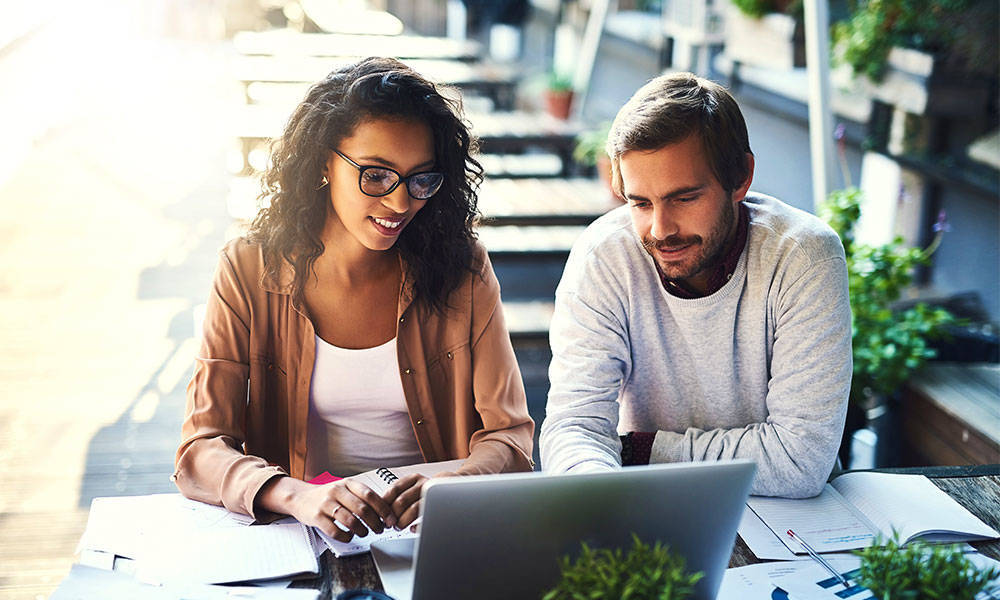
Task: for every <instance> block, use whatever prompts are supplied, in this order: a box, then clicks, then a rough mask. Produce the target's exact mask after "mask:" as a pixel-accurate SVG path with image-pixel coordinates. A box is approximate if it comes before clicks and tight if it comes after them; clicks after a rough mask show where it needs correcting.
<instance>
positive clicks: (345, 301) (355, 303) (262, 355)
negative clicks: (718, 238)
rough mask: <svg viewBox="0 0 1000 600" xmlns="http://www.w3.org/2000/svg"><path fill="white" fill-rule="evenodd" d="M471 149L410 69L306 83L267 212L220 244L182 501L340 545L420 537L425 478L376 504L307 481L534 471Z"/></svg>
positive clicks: (278, 153) (360, 489) (364, 492)
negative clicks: (403, 472) (303, 529)
mask: <svg viewBox="0 0 1000 600" xmlns="http://www.w3.org/2000/svg"><path fill="white" fill-rule="evenodd" d="M472 148H473V142H472V140H471V139H470V136H469V133H468V130H467V128H466V126H465V125H464V124H463V122H462V120H461V118H460V117H459V114H458V108H457V106H456V103H454V102H453V101H449V100H447V99H445V98H444V97H442V95H441V94H440V92H439V91H438V89H437V88H436V87H435V86H434V84H432V83H430V82H428V81H426V80H425V79H423V78H422V77H421V76H420V75H418V74H416V73H415V72H414V71H412V70H411V69H409V68H408V67H406V66H405V65H403V64H402V63H400V62H398V61H395V60H391V59H375V58H369V59H366V60H363V61H361V62H359V63H356V64H354V65H351V66H348V67H345V68H342V69H340V70H338V71H335V72H333V73H331V74H330V76H328V77H327V78H326V79H325V80H324V81H322V82H320V83H318V84H316V85H315V86H313V87H312V88H311V89H310V90H309V92H308V94H307V96H306V98H305V100H304V101H303V102H302V103H301V104H300V105H299V106H298V108H296V110H295V112H294V113H293V114H292V116H291V118H290V119H289V121H288V124H287V126H286V128H285V131H284V134H283V135H282V137H281V138H280V140H278V143H277V144H276V145H275V148H274V152H273V157H272V159H273V163H272V167H271V168H270V169H269V170H268V172H267V174H266V177H265V192H264V197H265V198H267V199H269V200H270V204H269V206H268V207H267V208H265V209H264V210H263V211H262V212H261V213H260V215H259V216H258V217H257V219H256V220H255V221H254V222H253V224H252V226H251V228H250V232H249V234H248V235H247V237H246V238H241V239H238V240H234V241H232V242H230V243H229V244H227V246H226V247H225V248H224V249H223V251H222V252H221V259H220V262H219V267H218V270H217V272H216V275H215V282H214V285H213V288H212V292H211V294H210V297H209V300H208V304H207V308H206V315H205V324H204V339H203V341H202V346H201V351H200V354H199V357H198V359H197V362H196V365H195V373H194V377H193V379H192V381H191V383H190V384H189V386H188V401H187V414H186V418H185V420H184V425H183V441H182V443H181V445H180V448H179V449H178V450H177V457H176V471H175V474H174V480H175V482H176V483H177V486H178V487H179V488H180V490H181V492H182V493H183V494H184V495H185V496H187V497H189V498H193V499H196V500H201V501H203V502H209V503H213V504H221V505H224V506H225V507H226V508H228V509H229V510H231V511H234V512H241V513H245V514H249V515H252V516H254V517H255V518H258V519H260V518H272V517H273V516H274V515H276V514H283V515H285V514H287V515H291V516H293V517H295V518H296V519H298V520H299V521H301V522H302V523H305V524H307V525H315V526H317V527H319V528H320V529H322V530H323V531H325V532H326V533H328V534H330V535H331V536H333V537H334V538H336V539H339V540H341V541H347V540H349V539H350V538H351V537H353V536H354V535H359V536H363V535H366V534H367V532H368V530H369V529H370V530H373V531H375V532H376V533H381V532H382V530H383V528H384V527H397V528H400V529H401V528H403V527H406V526H409V525H410V524H411V523H412V522H413V520H414V519H415V518H416V516H417V513H418V500H419V498H420V490H421V486H422V485H423V482H424V479H425V478H423V477H421V476H410V477H404V478H402V479H401V480H400V481H398V482H397V483H396V484H395V485H394V486H393V487H392V488H391V489H390V490H389V491H388V492H386V494H385V495H384V496H383V497H380V496H379V495H377V494H376V493H375V492H373V491H372V490H371V489H369V488H367V487H366V486H364V485H363V484H360V483H357V482H354V481H349V480H340V481H336V482H333V483H329V484H326V485H311V484H308V483H306V482H305V481H304V480H308V479H311V478H312V477H314V476H315V475H317V474H320V473H322V472H324V471H330V472H331V473H334V474H336V475H341V476H346V475H352V474H356V473H359V472H362V471H366V470H370V469H373V468H377V467H382V466H386V467H392V466H399V465H403V464H412V463H417V462H435V461H441V460H447V459H455V458H466V461H465V463H464V464H463V466H462V467H461V468H460V469H458V471H457V473H458V474H473V473H495V472H501V471H512V470H530V469H531V468H532V466H533V464H532V462H531V436H532V432H533V428H534V424H533V423H532V421H531V419H530V418H529V416H528V411H527V406H526V401H525V396H524V388H523V386H522V383H521V378H520V373H519V371H518V368H517V364H516V362H515V360H514V354H513V350H512V348H511V345H510V339H509V337H508V335H507V331H506V328H505V326H504V319H503V313H502V310H501V306H500V292H499V284H498V283H497V280H496V276H495V275H494V273H493V269H492V266H491V265H490V262H489V259H488V258H487V256H486V253H485V251H484V250H483V248H482V247H481V246H480V245H478V243H477V242H476V241H475V238H474V237H473V234H472V229H471V227H472V223H473V220H474V217H475V214H476V196H475V192H474V186H475V185H477V184H478V182H479V180H480V179H481V176H482V169H481V168H480V166H479V164H478V163H477V162H476V161H475V160H474V159H472V158H471V156H470V152H471V150H472ZM338 524H339V526H338ZM345 529H346V531H344V530H345Z"/></svg>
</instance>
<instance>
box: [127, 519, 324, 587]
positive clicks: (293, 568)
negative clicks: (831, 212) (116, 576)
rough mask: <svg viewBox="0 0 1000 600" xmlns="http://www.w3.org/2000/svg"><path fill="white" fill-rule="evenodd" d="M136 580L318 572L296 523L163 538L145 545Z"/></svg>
mask: <svg viewBox="0 0 1000 600" xmlns="http://www.w3.org/2000/svg"><path fill="white" fill-rule="evenodd" d="M137 562H138V567H137V569H136V578H137V579H139V580H140V581H144V582H149V583H166V582H177V581H184V582H191V583H230V582H239V581H252V580H255V579H274V578H279V577H285V576H288V575H295V574H300V573H317V572H318V571H319V564H318V563H317V562H316V554H315V553H314V552H313V548H312V544H311V543H310V542H309V532H308V531H307V529H306V527H305V525H302V524H301V523H298V522H293V523H278V524H273V523H272V524H271V525H255V526H252V527H238V528H235V527H231V528H226V529H221V530H203V531H200V532H187V533H184V534H183V535H179V536H178V535H173V536H166V535H164V536H161V539H160V543H158V544H149V545H146V546H144V548H143V552H142V553H141V554H140V555H139V557H138V561H137Z"/></svg>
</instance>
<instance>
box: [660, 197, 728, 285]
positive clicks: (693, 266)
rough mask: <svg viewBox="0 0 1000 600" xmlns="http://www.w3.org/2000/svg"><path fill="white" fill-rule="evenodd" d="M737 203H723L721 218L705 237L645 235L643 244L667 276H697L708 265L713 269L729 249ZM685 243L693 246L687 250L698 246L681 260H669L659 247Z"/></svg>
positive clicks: (683, 278) (674, 277) (688, 277)
mask: <svg viewBox="0 0 1000 600" xmlns="http://www.w3.org/2000/svg"><path fill="white" fill-rule="evenodd" d="M735 209H736V206H735V204H734V203H732V202H730V201H728V199H727V201H726V202H725V204H724V205H723V209H722V212H721V213H720V214H719V219H718V220H717V221H716V222H715V224H714V225H713V227H712V230H711V231H710V232H709V234H708V237H707V238H705V239H703V238H702V237H701V236H699V235H692V236H686V237H685V236H680V235H672V236H670V237H667V238H665V239H662V240H657V239H656V238H654V237H652V236H651V235H648V234H647V235H645V236H643V238H642V246H643V248H645V250H646V252H648V253H649V255H650V256H652V257H653V260H654V261H655V262H656V264H657V266H658V267H659V268H660V271H661V272H662V273H663V275H664V276H666V277H667V279H681V280H686V279H690V278H691V277H694V276H695V275H697V274H698V273H701V272H702V271H704V270H706V269H710V268H712V267H714V266H716V265H718V264H719V263H720V262H722V259H723V256H724V255H725V252H726V242H727V241H729V237H730V234H731V232H732V231H733V230H734V229H735V227H734V226H735V223H736V210H735ZM682 246H692V248H691V249H689V250H688V251H687V252H689V253H690V252H691V251H692V250H694V253H693V254H691V255H690V256H685V258H683V259H682V260H680V261H667V260H665V259H663V258H661V257H660V255H659V253H658V252H657V249H667V248H680V247H682Z"/></svg>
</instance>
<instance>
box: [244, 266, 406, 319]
mask: <svg viewBox="0 0 1000 600" xmlns="http://www.w3.org/2000/svg"><path fill="white" fill-rule="evenodd" d="M397 256H399V255H397ZM399 266H400V272H402V273H403V282H402V284H401V285H400V288H399V289H400V291H399V304H398V306H397V309H396V312H397V314H396V316H397V317H401V316H403V313H404V312H406V309H407V308H409V306H410V304H412V303H413V299H414V297H415V295H416V290H414V288H413V276H412V275H411V274H410V270H409V269H408V268H407V265H406V262H405V261H404V260H403V257H402V256H399ZM294 282H295V273H294V271H293V270H292V265H290V264H289V263H288V261H284V260H283V261H282V262H281V266H280V267H279V268H278V272H277V276H276V277H275V278H271V277H268V276H267V274H266V273H263V272H262V273H261V276H260V281H259V284H260V287H261V289H262V290H264V291H265V292H269V293H272V294H282V295H285V296H291V295H292V290H293V283H294Z"/></svg>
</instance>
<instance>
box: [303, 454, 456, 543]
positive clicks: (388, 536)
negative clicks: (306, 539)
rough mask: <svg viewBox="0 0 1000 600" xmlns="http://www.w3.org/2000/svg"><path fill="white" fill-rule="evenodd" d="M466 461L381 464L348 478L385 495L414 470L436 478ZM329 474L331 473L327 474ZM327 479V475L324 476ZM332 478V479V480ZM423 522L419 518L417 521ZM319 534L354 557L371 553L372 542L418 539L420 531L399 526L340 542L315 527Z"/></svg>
mask: <svg viewBox="0 0 1000 600" xmlns="http://www.w3.org/2000/svg"><path fill="white" fill-rule="evenodd" d="M464 462H465V461H464V460H462V459H458V460H446V461H442V462H436V463H420V464H417V465H406V466H403V467H392V468H391V469H390V468H386V467H381V468H378V469H373V470H371V471H365V472H364V473H361V474H358V475H354V476H351V477H348V479H354V480H356V481H360V482H361V483H363V484H365V485H367V486H368V487H370V488H371V489H372V490H373V491H374V492H375V493H377V494H380V495H381V494H384V493H385V492H386V491H388V490H389V487H390V486H392V484H393V483H394V482H395V481H396V480H397V479H400V478H402V477H405V476H407V475H411V474H413V473H419V474H421V475H424V476H425V477H432V476H434V475H437V474H438V473H444V472H447V471H454V470H456V469H458V468H459V467H461V466H462V464H463V463H464ZM324 475H328V474H324ZM321 478H323V475H320V476H319V477H317V478H315V479H313V481H317V480H320V481H323V479H321ZM324 479H325V478H324ZM332 480H333V479H332V478H331V479H330V480H329V481H332ZM417 521H418V522H419V519H418V520H417ZM315 531H316V533H317V534H318V535H319V537H320V538H321V539H322V540H323V542H324V543H326V545H327V547H328V548H330V551H331V552H333V554H334V556H337V557H338V558H339V557H341V556H351V555H352V554H361V553H363V552H368V550H369V549H370V548H371V545H372V542H378V541H382V540H397V539H404V538H415V537H417V536H418V535H419V534H418V533H414V532H411V531H410V528H409V527H407V528H406V529H404V530H402V531H397V530H395V529H386V530H385V531H383V532H382V533H378V534H377V533H372V532H369V533H368V535H366V536H365V537H362V538H359V537H356V536H355V537H354V538H353V539H351V541H349V542H339V541H337V540H335V539H333V538H332V537H330V536H328V535H326V534H325V533H323V532H322V531H320V530H319V529H315Z"/></svg>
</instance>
